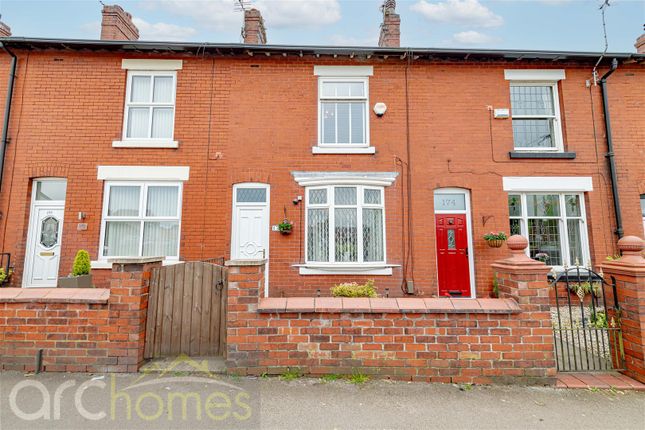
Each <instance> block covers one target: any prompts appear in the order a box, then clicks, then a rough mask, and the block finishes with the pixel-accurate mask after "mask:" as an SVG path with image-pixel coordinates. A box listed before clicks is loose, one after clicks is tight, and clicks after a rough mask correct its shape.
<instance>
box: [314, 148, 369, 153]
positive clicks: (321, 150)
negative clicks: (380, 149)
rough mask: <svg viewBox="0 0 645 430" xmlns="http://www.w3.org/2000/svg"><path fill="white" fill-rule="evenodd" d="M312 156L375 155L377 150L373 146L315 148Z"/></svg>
mask: <svg viewBox="0 0 645 430" xmlns="http://www.w3.org/2000/svg"><path fill="white" fill-rule="evenodd" d="M311 153H312V154H375V153H376V148H375V147H373V146H367V147H360V148H348V147H346V146H345V147H341V148H333V147H329V146H314V147H312V148H311Z"/></svg>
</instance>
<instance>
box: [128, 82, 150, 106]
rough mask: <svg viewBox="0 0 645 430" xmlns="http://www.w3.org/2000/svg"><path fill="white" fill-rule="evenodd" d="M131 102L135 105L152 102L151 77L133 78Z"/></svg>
mask: <svg viewBox="0 0 645 430" xmlns="http://www.w3.org/2000/svg"><path fill="white" fill-rule="evenodd" d="M130 101H131V102H135V103H148V102H150V76H133V77H132V87H131V89H130Z"/></svg>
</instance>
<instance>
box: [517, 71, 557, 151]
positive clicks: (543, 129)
mask: <svg viewBox="0 0 645 430" xmlns="http://www.w3.org/2000/svg"><path fill="white" fill-rule="evenodd" d="M511 118H512V122H513V141H514V147H515V150H518V151H562V149H563V144H562V125H561V121H560V102H559V98H558V83H557V82H511Z"/></svg>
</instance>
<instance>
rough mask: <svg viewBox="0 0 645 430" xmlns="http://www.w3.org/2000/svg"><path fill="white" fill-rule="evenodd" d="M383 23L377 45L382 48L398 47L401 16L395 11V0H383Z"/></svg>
mask: <svg viewBox="0 0 645 430" xmlns="http://www.w3.org/2000/svg"><path fill="white" fill-rule="evenodd" d="M381 10H382V11H383V23H382V24H381V34H380V36H379V38H378V46H380V47H382V48H398V47H399V46H401V17H400V16H399V14H398V13H396V0H385V1H384V2H383V6H381Z"/></svg>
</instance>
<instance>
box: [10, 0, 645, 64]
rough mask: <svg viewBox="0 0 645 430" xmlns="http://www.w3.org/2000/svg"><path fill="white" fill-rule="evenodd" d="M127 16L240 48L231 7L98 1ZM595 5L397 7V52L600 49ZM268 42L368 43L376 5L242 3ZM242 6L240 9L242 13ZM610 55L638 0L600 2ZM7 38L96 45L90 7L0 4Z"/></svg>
mask: <svg viewBox="0 0 645 430" xmlns="http://www.w3.org/2000/svg"><path fill="white" fill-rule="evenodd" d="M103 1H104V3H106V4H115V3H116V4H119V5H121V6H122V7H123V8H124V9H125V10H127V11H128V12H130V13H131V14H132V15H133V17H134V21H135V24H136V25H137V27H138V28H139V31H140V34H141V40H165V41H191V42H229V43H230V42H233V43H236V42H241V37H240V30H241V26H242V13H241V12H240V11H239V10H237V9H239V8H236V7H235V6H234V4H235V3H237V0H103ZM602 2H603V0H397V12H398V13H399V14H400V15H401V46H407V47H424V48H425V47H435V48H494V49H527V50H558V51H567V50H570V51H596V52H599V51H602V50H603V49H604V38H603V30H602V18H601V13H600V10H599V6H600V5H601V4H602ZM245 3H247V4H248V5H252V6H254V7H256V8H258V9H260V11H261V12H262V15H263V17H264V19H265V22H266V26H267V39H268V42H269V43H270V44H286V45H343V46H376V45H377V43H378V34H379V25H380V23H381V21H382V16H381V12H380V10H379V7H380V5H381V3H382V0H250V1H249V0H245ZM247 7H248V6H247ZM605 10H606V12H605V16H606V27H607V40H608V44H609V51H611V52H633V51H634V50H635V49H634V42H635V40H636V38H637V37H638V36H639V35H640V34H641V33H643V25H644V23H645V0H610V6H609V7H607V8H605ZM0 14H1V15H2V21H3V22H5V23H6V24H8V25H9V26H10V27H11V29H12V32H13V35H14V36H25V37H50V38H67V39H98V38H99V34H100V20H101V3H100V2H99V0H0Z"/></svg>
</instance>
